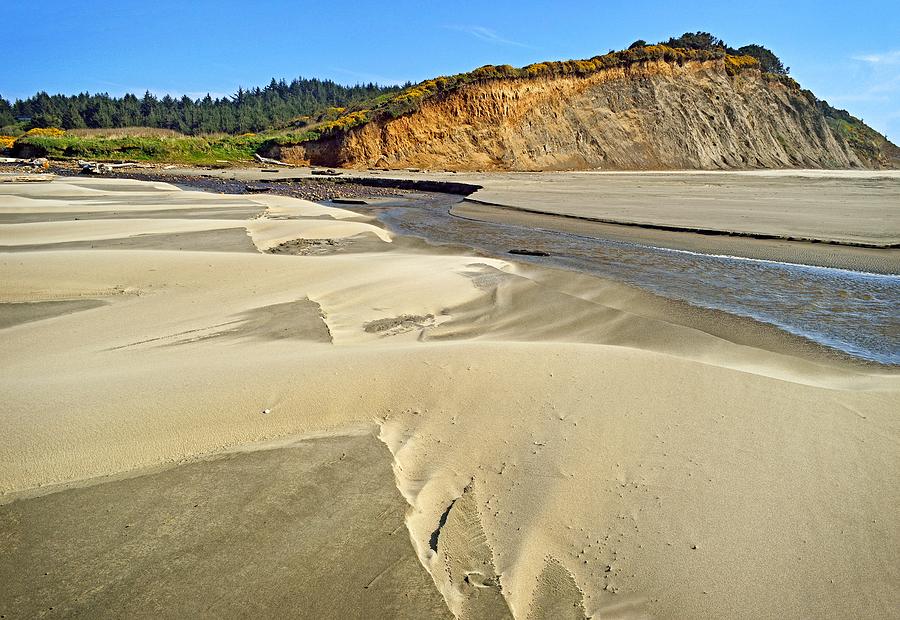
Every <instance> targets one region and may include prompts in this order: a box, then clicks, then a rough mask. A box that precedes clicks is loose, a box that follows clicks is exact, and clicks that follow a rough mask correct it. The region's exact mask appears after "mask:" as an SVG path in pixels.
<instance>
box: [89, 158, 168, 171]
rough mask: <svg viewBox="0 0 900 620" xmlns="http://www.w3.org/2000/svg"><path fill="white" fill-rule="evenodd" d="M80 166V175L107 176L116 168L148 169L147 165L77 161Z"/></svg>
mask: <svg viewBox="0 0 900 620" xmlns="http://www.w3.org/2000/svg"><path fill="white" fill-rule="evenodd" d="M78 165H79V166H81V172H82V174H107V173H109V172H112V171H113V170H115V169H116V168H150V167H151V166H150V165H149V164H139V163H137V162H123V163H121V164H108V163H105V162H96V161H84V160H83V159H79V160H78Z"/></svg>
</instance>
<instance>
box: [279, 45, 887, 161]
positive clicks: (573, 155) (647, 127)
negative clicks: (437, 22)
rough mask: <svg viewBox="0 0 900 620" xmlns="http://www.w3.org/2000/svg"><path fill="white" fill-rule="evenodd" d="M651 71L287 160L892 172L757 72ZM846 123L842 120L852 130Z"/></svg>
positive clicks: (441, 105)
mask: <svg viewBox="0 0 900 620" xmlns="http://www.w3.org/2000/svg"><path fill="white" fill-rule="evenodd" d="M726 62H727V61H726V60H725V59H711V60H704V61H690V62H686V63H674V62H667V61H664V60H653V61H648V62H642V63H636V64H632V65H630V66H626V67H616V68H610V69H604V70H601V71H598V72H595V73H592V74H590V75H587V76H538V77H534V78H526V79H522V78H512V79H491V80H484V81H480V82H473V83H469V84H465V85H462V86H460V87H458V88H455V89H453V90H451V91H449V92H444V93H441V94H440V95H438V96H435V97H431V98H429V99H427V100H425V101H423V102H422V103H421V105H420V106H419V107H418V109H417V110H415V111H412V112H410V113H408V114H405V115H402V116H399V117H396V118H392V117H381V118H375V119H373V120H371V121H369V122H367V123H365V124H362V125H360V126H356V127H351V128H349V129H347V130H345V131H341V132H335V133H333V134H331V135H328V136H326V137H322V138H320V139H318V140H315V141H309V142H302V143H297V144H282V145H272V146H271V147H270V150H269V154H271V155H274V156H276V157H281V158H283V159H284V160H286V161H290V162H294V163H304V164H312V165H325V166H345V167H357V168H369V167H373V168H378V167H383V168H409V167H416V168H431V169H448V170H579V169H597V168H600V169H610V170H635V169H638V170H642V169H733V168H790V167H803V168H854V167H860V168H863V167H864V168H871V167H894V166H896V165H897V163H898V162H900V157H898V156H900V151H898V150H897V147H896V146H894V145H892V144H891V143H890V142H887V141H886V140H885V139H884V138H883V137H882V136H880V134H878V133H877V132H875V131H873V130H871V129H869V128H868V127H866V126H865V125H863V124H862V123H861V122H859V121H857V120H856V119H854V118H853V117H850V116H849V115H846V118H844V117H839V114H838V111H836V110H833V109H831V108H830V107H828V106H827V104H823V102H820V101H817V100H816V99H815V97H813V96H812V94H811V93H809V91H804V90H801V89H800V88H799V87H798V86H797V85H796V83H795V82H793V80H790V79H777V78H775V77H774V76H771V75H768V74H763V73H761V72H760V71H759V70H758V69H749V70H741V71H739V72H734V71H729V70H727V69H726ZM847 119H851V120H850V121H849V122H848V120H847Z"/></svg>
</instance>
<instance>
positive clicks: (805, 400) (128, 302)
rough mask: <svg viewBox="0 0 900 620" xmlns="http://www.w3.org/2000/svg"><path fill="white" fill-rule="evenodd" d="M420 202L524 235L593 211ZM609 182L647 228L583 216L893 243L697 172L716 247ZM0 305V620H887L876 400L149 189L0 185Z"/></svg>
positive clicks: (731, 328)
mask: <svg viewBox="0 0 900 620" xmlns="http://www.w3.org/2000/svg"><path fill="white" fill-rule="evenodd" d="M204 174H212V175H214V176H215V175H228V176H234V177H235V178H242V179H243V178H246V179H247V180H251V179H254V178H259V176H260V174H259V173H258V171H257V172H255V173H253V172H240V171H238V172H233V171H229V172H208V171H207V172H204ZM291 174H295V175H296V174H299V173H298V172H297V171H295V170H291V171H285V172H280V173H278V175H277V176H289V175H291ZM302 174H307V172H303V173H302ZM371 174H374V175H375V176H379V175H380V176H382V177H384V176H388V175H387V174H386V173H371ZM885 174H887V173H885ZM242 175H243V176H242ZM254 175H255V176H254ZM270 176H273V175H270ZM432 176H433V177H434V178H444V177H447V178H449V177H453V180H454V181H458V182H478V183H479V184H481V185H482V186H483V187H484V189H483V190H479V192H478V194H476V195H475V196H474V197H475V198H479V199H482V200H484V201H485V202H491V203H496V204H503V205H512V206H515V207H516V208H521V209H528V208H530V207H529V206H531V207H534V205H537V204H538V203H539V204H540V205H541V208H540V210H542V211H553V210H557V211H559V213H558V214H561V215H577V216H583V215H585V213H587V212H586V211H585V209H588V207H590V205H592V204H595V203H596V199H595V198H596V197H594V198H591V194H590V192H585V191H583V192H582V193H581V194H580V195H574V196H568V195H567V193H566V192H565V191H562V190H561V189H560V187H559V185H553V184H552V183H551V184H550V185H549V186H548V187H549V188H551V189H550V190H548V191H551V190H552V191H553V192H555V194H554V195H555V198H554V197H553V196H549V194H548V195H541V194H539V193H535V192H533V191H530V190H529V189H528V186H527V185H523V184H520V181H519V179H520V178H525V177H526V175H510V176H514V177H515V179H516V182H515V188H519V189H521V192H522V193H521V194H516V192H518V191H519V189H514V188H513V187H512V186H509V187H506V186H501V180H500V179H495V180H494V181H492V182H493V183H494V185H493V186H491V182H486V181H485V176H484V175H481V176H480V175H462V174H460V175H450V174H442V173H438V174H434V175H429V177H432ZM571 176H572V177H575V176H577V175H571ZM635 176H640V175H631V177H629V179H630V180H629V181H628V182H630V183H632V184H633V183H636V182H640V183H645V184H646V186H647V188H648V189H647V192H648V193H647V194H646V195H645V196H644V200H643V201H642V202H641V204H643V205H647V206H646V207H645V209H644V210H643V211H642V210H641V208H639V207H637V206H635V205H632V204H630V203H624V202H621V201H619V202H616V201H610V202H609V205H610V206H609V207H608V209H607V211H604V212H603V213H604V214H605V215H609V216H610V217H620V216H621V212H620V211H619V210H617V209H619V208H620V207H621V208H626V207H627V208H628V213H629V214H631V215H632V216H634V217H637V215H635V214H636V213H637V214H640V216H641V217H645V218H647V221H655V222H662V223H666V224H669V223H672V224H677V225H684V226H693V225H695V224H696V223H698V222H702V223H704V225H707V226H715V227H719V228H721V229H723V230H731V229H734V230H741V228H740V227H741V226H743V230H745V231H750V232H763V233H777V234H779V235H782V236H805V237H809V238H820V239H821V240H833V241H848V242H854V241H862V242H866V243H873V244H891V243H897V242H898V240H900V230H898V228H897V227H898V218H897V214H896V204H897V203H896V201H894V197H896V196H897V194H896V187H897V185H896V183H897V181H896V178H895V177H889V180H888V181H884V180H881V177H880V176H877V175H876V176H869V177H867V176H864V175H859V176H853V175H852V173H851V174H847V175H846V178H843V179H841V178H839V176H840V175H837V176H836V175H832V176H827V175H826V176H825V177H824V180H823V179H822V178H820V177H817V176H816V175H814V174H809V175H807V176H806V177H804V176H802V175H799V176H798V175H792V176H788V175H785V177H784V178H786V179H793V180H787V181H786V180H782V179H781V177H779V176H778V175H773V176H772V177H765V176H763V175H759V178H760V179H763V180H764V182H763V181H760V183H761V186H762V185H766V186H767V185H768V184H770V183H773V182H774V183H776V184H780V185H779V187H778V193H779V195H784V196H787V198H786V199H787V200H789V201H790V202H791V204H794V205H796V206H797V208H796V211H795V214H796V215H791V213H788V212H787V210H786V209H784V205H783V204H781V205H778V204H776V205H774V206H773V205H772V204H771V202H770V201H769V198H770V197H767V196H768V195H762V194H759V193H757V194H753V191H751V194H753V196H754V197H753V199H752V200H744V198H741V195H740V191H739V190H738V189H735V188H734V187H732V186H730V185H729V183H728V180H729V179H730V178H731V177H730V176H726V175H722V176H719V175H714V176H716V177H717V178H721V179H722V184H721V185H720V186H718V189H714V190H713V189H711V190H710V191H711V192H720V193H722V192H724V193H731V195H732V196H733V198H734V200H733V201H732V202H731V203H730V204H732V205H734V208H733V209H731V210H729V209H726V210H725V211H724V213H725V215H722V216H721V217H722V218H724V219H720V220H715V219H713V218H712V216H711V214H710V213H709V212H708V210H707V209H706V208H703V207H701V208H698V209H697V210H693V211H692V210H691V209H689V208H688V202H689V201H688V199H687V197H689V196H690V192H686V193H684V194H682V195H680V196H679V194H677V192H676V193H674V194H671V193H668V192H670V189H671V187H670V186H666V187H662V188H660V187H658V186H657V187H655V188H654V183H657V181H656V177H655V176H654V175H652V174H651V175H647V176H645V177H640V179H638V180H635V179H634V178H632V177H635ZM551 177H553V178H557V177H556V176H555V175H551ZM558 178H559V179H561V181H560V183H561V184H562V185H563V186H566V185H567V184H568V181H565V180H564V179H565V177H564V176H563V175H559V176H558ZM623 179H625V177H624V176H623ZM772 179H775V181H773V180H772ZM796 179H801V180H802V179H805V181H803V182H802V183H806V184H807V190H806V192H805V193H803V191H801V190H802V188H801V187H800V185H801V184H802V183H801V182H799V181H796ZM836 179H837V180H836ZM526 181H527V178H526ZM677 182H680V181H678V180H677V179H676V180H673V179H672V178H669V179H668V181H667V183H670V184H672V183H677ZM755 182H756V181H752V182H751V183H755ZM791 183H793V184H794V185H791V186H790V187H788V186H787V185H786V184H791ZM810 183H812V185H809V184H810ZM871 184H875V185H878V184H882V185H883V187H881V185H879V187H881V189H880V190H878V191H876V192H875V193H876V194H877V196H879V198H878V199H877V200H873V201H867V200H864V198H865V197H866V196H867V195H869V194H867V192H868V191H869V190H867V189H866V188H867V187H869V185H871ZM791 188H793V189H791ZM810 188H812V189H810ZM841 188H843V189H841ZM613 189H615V188H613ZM870 189H871V188H870ZM626 190H627V191H626ZM610 191H612V190H610ZM616 191H618V192H619V195H620V196H621V195H624V194H623V192H624V193H627V194H629V195H632V192H631V189H630V188H625V189H621V188H620V189H619V190H616ZM792 191H794V192H795V195H792V194H791V192H792ZM482 192H483V193H482ZM785 192H786V193H785ZM841 192H843V193H841ZM570 193H572V192H570ZM574 193H575V194H577V192H574ZM657 193H661V195H665V196H670V197H672V200H671V201H669V203H667V204H670V205H673V206H672V209H671V210H669V209H666V210H665V211H662V210H660V209H662V207H664V206H665V205H664V204H660V203H659V202H658V201H656V200H655V199H652V196H653V195H656V194H657ZM869 193H871V192H869ZM514 194H515V195H514ZM610 195H612V194H610ZM579 196H580V197H579ZM647 196H651V198H647ZM800 198H802V200H800ZM554 201H555V202H554ZM614 203H615V204H614ZM563 204H564V205H565V208H563V207H562V206H560V205H563ZM616 204H618V205H619V206H616ZM846 204H852V205H853V206H854V209H852V210H848V209H845V208H844V207H843V206H844V205H846ZM554 205H556V206H554ZM759 205H769V207H771V209H769V207H767V209H768V210H763V208H762V207H761V206H759ZM675 207H677V208H675ZM597 213H598V211H596V209H595V210H592V211H591V214H594V215H596V214H597ZM792 213H794V212H792ZM470 215H472V214H471V213H470ZM481 215H482V216H484V217H488V214H487V212H486V211H485V212H482V213H481ZM551 215H553V214H551ZM605 215H604V217H605ZM493 216H496V217H500V216H497V215H496V213H494V215H493ZM493 216H492V217H493ZM517 217H525V216H517ZM671 234H672V235H674V234H676V233H671ZM673 239H675V240H674V241H672V243H682V241H679V240H678V239H680V238H674V237H673ZM714 239H715V241H714V242H715V243H716V244H720V246H721V249H722V250H723V251H724V250H730V251H732V252H733V253H739V252H741V251H743V250H741V248H744V247H750V246H749V245H746V244H745V243H744V241H741V240H740V239H735V238H731V237H724V236H723V237H715V238H714ZM298 240H299V241H298ZM752 241H753V242H754V243H756V242H758V244H757V245H756V246H754V247H756V248H764V247H765V246H763V245H759V244H764V243H769V242H766V241H762V240H752ZM684 243H692V242H690V241H684ZM771 243H773V244H775V245H773V246H772V247H774V248H775V249H768V250H767V249H757V250H753V251H759V252H770V253H771V252H774V253H776V254H775V255H777V252H785V253H789V252H799V254H796V255H797V256H798V257H799V258H798V260H799V259H802V258H808V257H817V256H818V257H825V256H826V255H827V256H832V257H834V256H836V257H837V258H820V259H815V260H821V261H825V262H828V261H831V262H833V263H839V264H840V265H841V266H845V267H850V268H854V267H858V266H865V265H869V266H871V267H872V270H875V271H881V272H892V270H895V268H896V263H895V262H894V260H895V257H896V254H894V253H893V252H894V251H892V250H891V251H889V250H875V249H871V248H853V247H848V246H838V245H828V244H822V243H817V244H805V245H802V246H797V245H791V246H781V245H778V244H777V243H776V242H774V241H773V242H771ZM729 244H731V245H729ZM312 246H314V247H315V248H316V249H317V251H316V252H315V253H310V254H308V255H304V254H306V253H305V252H301V251H299V250H300V249H305V248H309V247H312ZM717 247H719V246H717ZM796 248H799V249H796ZM747 251H748V252H749V251H750V250H747ZM769 255H773V254H769ZM815 260H813V261H810V262H815ZM0 278H2V282H3V286H2V289H0V329H2V336H3V343H4V346H3V354H2V356H0V377H2V379H0V396H2V400H0V402H2V404H0V582H2V583H4V584H6V586H5V587H4V588H2V589H0V614H3V615H5V617H7V618H14V617H44V616H50V615H51V614H56V613H60V614H62V615H67V616H74V615H84V616H90V617H114V616H121V614H118V613H116V610H117V609H118V610H127V611H129V612H130V613H129V614H128V615H132V616H133V617H142V616H145V617H149V616H154V617H160V616H162V617H184V615H193V616H201V617H202V616H216V615H221V614H228V615H257V614H284V613H288V612H289V613H291V614H292V615H299V616H301V617H309V618H324V617H359V618H376V617H379V618H380V617H384V618H398V617H407V618H421V617H442V616H444V617H453V616H456V617H458V618H471V619H475V618H485V617H498V618H499V617H516V618H548V617H553V618H586V617H594V618H605V617H665V618H721V617H790V618H804V617H817V618H848V617H867V618H888V617H891V616H892V615H894V614H895V613H896V611H895V610H896V609H897V608H898V607H900V596H898V591H897V588H896V584H897V583H898V581H900V563H898V561H897V557H898V551H900V536H898V529H897V527H896V511H897V506H898V505H900V488H898V486H897V484H896V483H895V482H892V480H894V479H895V477H896V472H897V471H898V466H900V450H898V445H900V442H898V439H900V423H898V420H897V416H896V412H897V410H898V409H900V374H898V373H897V372H896V370H894V369H890V368H885V367H879V366H877V365H869V364H861V363H852V362H850V361H848V360H846V359H843V358H842V357H841V356H836V355H832V354H830V353H829V352H828V351H824V350H822V349H821V348H819V347H816V346H813V345H811V344H808V343H804V342H803V341H801V340H800V339H798V338H796V337H792V336H790V335H788V334H785V333H783V332H780V331H779V330H777V329H775V328H770V327H766V326H762V325H759V324H756V323H754V322H752V321H748V320H743V319H738V318H736V317H732V316H729V315H724V314H722V313H717V312H713V311H703V310H699V309H696V308H692V307H690V306H687V305H686V304H677V303H674V302H667V301H665V300H662V299H661V298H658V297H654V296H652V295H650V294H649V293H643V292H641V291H638V290H636V289H634V288H630V287H627V286H624V285H620V284H617V283H614V282H610V281H606V280H601V279H599V278H594V277H591V276H588V275H583V274H577V273H571V272H565V271H557V270H553V269H545V268H540V267H537V266H533V265H526V264H523V263H517V262H515V261H512V260H504V259H498V258H486V257H483V256H477V255H475V254H474V253H472V252H466V251H462V250H460V251H451V250H449V249H447V248H443V249H430V248H428V247H425V246H424V244H422V243H416V242H414V241H411V240H408V239H404V238H401V237H397V236H395V235H393V234H391V233H390V232H388V231H386V230H385V229H383V228H382V227H380V226H378V225H377V222H376V221H374V220H372V219H369V218H366V217H364V216H361V215H360V214H358V213H354V212H352V211H348V210H343V209H339V208H334V207H326V206H322V205H319V204H316V203H312V202H307V201H304V200H299V199H295V198H289V197H283V196H274V195H266V194H263V195H253V196H248V195H217V194H212V193H203V192H196V191H184V190H182V189H179V188H177V187H175V186H173V185H169V184H166V183H161V182H156V183H147V182H139V181H130V180H123V179H96V178H63V179H58V180H56V181H54V182H52V183H33V184H16V183H6V184H0ZM197 592H199V593H200V594H199V595H197Z"/></svg>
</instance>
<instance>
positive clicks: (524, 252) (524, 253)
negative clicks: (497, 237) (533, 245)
mask: <svg viewBox="0 0 900 620" xmlns="http://www.w3.org/2000/svg"><path fill="white" fill-rule="evenodd" d="M509 253H510V254H519V255H522V256H550V253H549V252H544V251H543V250H524V249H520V248H514V249H512V250H510V251H509Z"/></svg>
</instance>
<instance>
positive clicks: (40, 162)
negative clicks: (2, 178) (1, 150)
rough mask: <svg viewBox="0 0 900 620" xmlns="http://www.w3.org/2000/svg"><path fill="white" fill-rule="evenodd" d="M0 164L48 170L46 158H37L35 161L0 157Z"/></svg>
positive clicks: (48, 164) (48, 162)
mask: <svg viewBox="0 0 900 620" xmlns="http://www.w3.org/2000/svg"><path fill="white" fill-rule="evenodd" d="M0 163H2V164H22V165H25V166H34V167H36V168H49V167H50V160H48V159H47V158H46V157H38V158H35V159H20V158H18V157H0Z"/></svg>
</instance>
